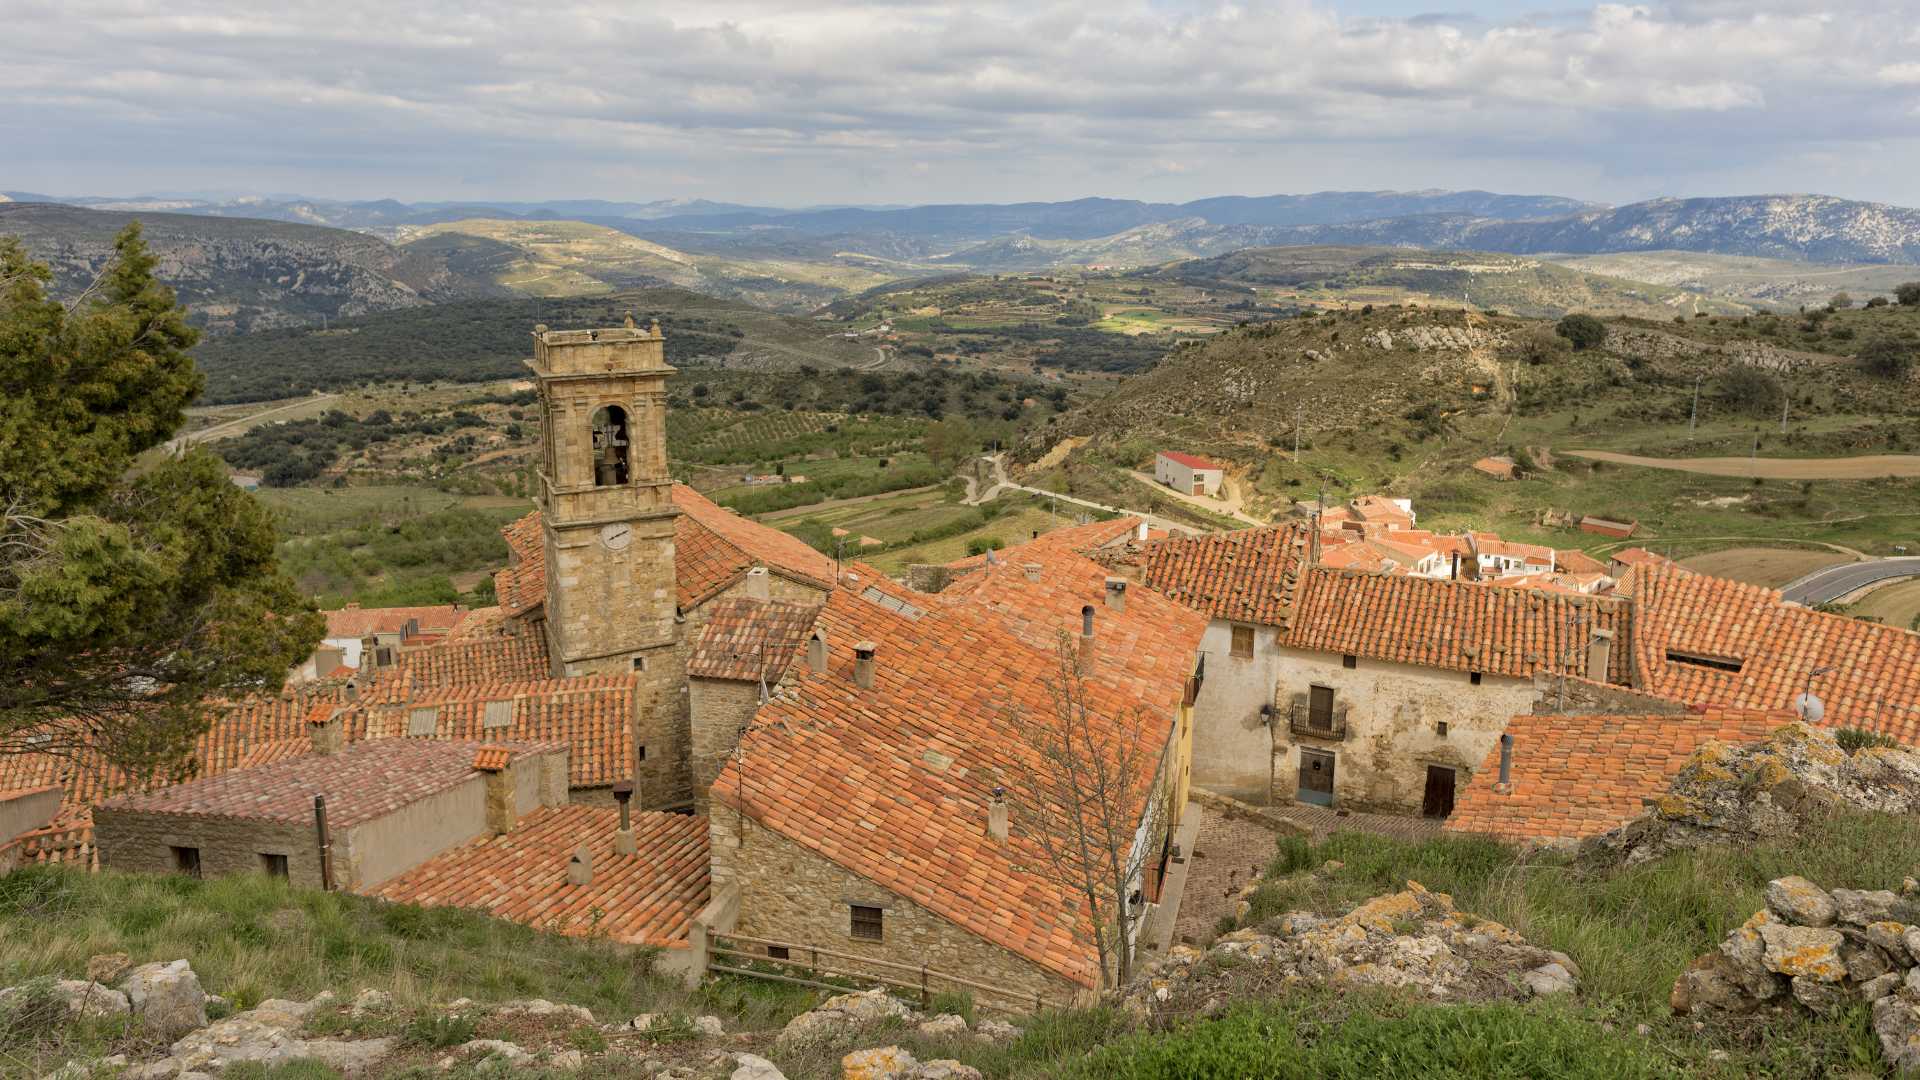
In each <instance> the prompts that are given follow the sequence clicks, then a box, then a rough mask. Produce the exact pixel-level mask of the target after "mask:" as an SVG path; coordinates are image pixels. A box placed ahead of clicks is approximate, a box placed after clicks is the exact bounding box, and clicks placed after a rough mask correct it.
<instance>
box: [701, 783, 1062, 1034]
mask: <svg viewBox="0 0 1920 1080" xmlns="http://www.w3.org/2000/svg"><path fill="white" fill-rule="evenodd" d="M743 821H744V837H743V835H742V828H743ZM709 829H710V835H711V837H712V853H713V855H712V857H713V891H714V893H715V895H719V894H720V893H721V892H722V891H723V890H724V889H726V888H727V887H729V886H734V887H736V888H737V890H738V893H737V895H738V902H739V916H738V921H737V923H736V924H735V927H734V929H735V930H736V931H738V932H739V933H742V934H746V935H748V936H751V937H762V938H771V939H773V940H776V941H791V942H794V943H796V944H807V945H817V946H819V947H821V948H828V949H834V950H836V951H839V952H844V953H851V954H856V955H862V956H871V957H873V958H875V959H879V960H888V961H892V962H895V963H900V964H912V965H915V966H918V965H921V964H925V965H926V966H927V967H929V968H932V969H934V970H937V971H944V972H949V973H952V974H955V975H961V976H964V977H966V978H969V979H975V980H977V981H980V982H985V983H991V984H994V985H997V986H1004V987H1006V988H1007V989H1008V990H1009V991H1013V992H1017V993H1019V994H1022V995H1026V994H1039V995H1040V996H1041V997H1043V998H1045V999H1047V1000H1051V1001H1056V1002H1064V1001H1067V1000H1070V999H1072V998H1073V997H1074V996H1075V995H1077V994H1079V993H1080V991H1081V988H1080V987H1079V986H1078V985H1076V984H1075V983H1073V982H1071V981H1069V980H1067V979H1065V978H1062V977H1061V976H1058V975H1055V974H1053V973H1052V972H1049V971H1047V970H1046V969H1045V968H1042V967H1040V966H1039V965H1038V964H1035V963H1033V962H1032V961H1029V960H1027V959H1025V958H1024V957H1021V956H1018V955H1016V954H1014V953H1012V952H1010V951H1008V950H1006V949H1003V948H1001V947H1000V946H998V945H995V944H993V943H991V942H989V941H986V940H985V939H983V938H980V937H976V936H975V935H973V934H970V933H968V932H967V931H965V930H962V929H960V928H959V927H958V926H956V925H954V924H953V923H951V922H949V921H947V920H946V919H944V918H941V917H940V916H939V915H936V914H934V913H933V912H931V911H928V910H927V909H926V908H923V907H921V906H920V905H918V904H916V903H914V902H913V901H911V900H909V899H907V898H906V897H904V896H900V895H898V894H896V893H893V892H890V891H888V890H887V889H885V888H884V887H882V886H880V885H876V884H874V883H873V882H871V881H868V880H867V879H865V878H862V877H860V876H859V875H857V874H854V873H853V872H851V871H849V870H847V869H846V868H844V867H842V866H840V865H839V864H837V863H834V862H831V861H829V860H827V859H825V858H823V857H821V856H819V855H816V854H814V853H813V852H811V851H809V850H807V849H806V848H803V847H801V846H800V845H799V844H796V843H794V842H793V841H791V840H789V839H787V838H786V837H784V836H781V835H780V834H778V833H775V832H772V831H770V830H768V829H765V828H763V827H762V826H760V825H759V824H758V823H757V822H755V821H753V820H752V819H751V818H746V819H742V818H741V816H740V815H739V814H738V813H736V812H735V811H732V810H728V809H721V810H719V811H718V812H717V813H715V814H714V815H713V816H712V818H711V819H710V825H709ZM743 841H744V842H743ZM854 904H860V905H864V906H869V907H877V908H880V909H881V910H882V912H883V915H882V918H881V927H882V929H881V934H882V939H881V940H880V941H877V942H874V941H866V940H862V939H858V938H855V937H853V936H852V922H851V920H852V905H854ZM840 963H853V962H850V961H840ZM893 974H894V976H895V977H897V976H898V974H899V973H897V972H895V973H893ZM936 989H937V987H936Z"/></svg>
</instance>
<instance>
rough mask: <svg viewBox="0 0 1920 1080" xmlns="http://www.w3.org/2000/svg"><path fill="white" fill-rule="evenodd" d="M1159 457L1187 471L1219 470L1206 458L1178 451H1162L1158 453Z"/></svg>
mask: <svg viewBox="0 0 1920 1080" xmlns="http://www.w3.org/2000/svg"><path fill="white" fill-rule="evenodd" d="M1160 456H1161V457H1163V458H1166V459H1167V460H1168V461H1172V462H1176V463H1178V464H1181V465H1185V466H1186V467H1187V468H1189V469H1213V470H1218V469H1219V468H1220V466H1218V465H1216V464H1214V463H1213V462H1211V461H1208V460H1207V459H1206V458H1203V457H1196V456H1194V455H1192V454H1185V453H1181V452H1180V451H1178V450H1162V451H1160Z"/></svg>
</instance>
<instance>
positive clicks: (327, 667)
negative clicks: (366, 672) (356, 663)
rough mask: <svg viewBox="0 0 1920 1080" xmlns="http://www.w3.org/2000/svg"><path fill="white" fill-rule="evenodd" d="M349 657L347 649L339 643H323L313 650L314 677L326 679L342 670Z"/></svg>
mask: <svg viewBox="0 0 1920 1080" xmlns="http://www.w3.org/2000/svg"><path fill="white" fill-rule="evenodd" d="M346 658H347V650H345V649H343V648H341V647H340V646H338V645H321V646H320V647H319V648H317V649H315V650H313V677H314V678H316V679H324V678H326V677H327V676H329V675H331V674H333V673H334V672H336V671H339V670H340V665H341V664H342V663H343V662H345V660H346Z"/></svg>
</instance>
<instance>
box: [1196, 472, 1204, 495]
mask: <svg viewBox="0 0 1920 1080" xmlns="http://www.w3.org/2000/svg"><path fill="white" fill-rule="evenodd" d="M1193 493H1194V494H1195V495H1205V494H1206V493H1207V478H1206V477H1204V476H1198V475H1196V476H1195V477H1194V478H1193Z"/></svg>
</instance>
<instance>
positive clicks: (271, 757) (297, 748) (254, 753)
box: [234, 738, 313, 769]
mask: <svg viewBox="0 0 1920 1080" xmlns="http://www.w3.org/2000/svg"><path fill="white" fill-rule="evenodd" d="M312 752H313V740H312V739H307V738H300V739H274V740H273V741H271V742H263V743H260V744H259V745H257V746H255V747H254V748H253V749H251V750H248V751H247V753H246V756H245V757H243V758H241V759H240V760H239V761H238V762H236V763H235V764H234V768H236V769H251V768H254V767H256V766H259V765H272V764H273V763H274V762H277V761H290V760H292V759H293V758H297V757H301V756H302V755H305V754H310V753H312Z"/></svg>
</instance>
